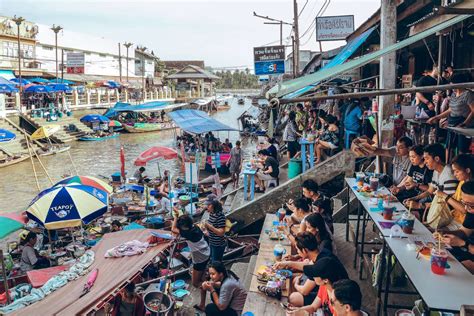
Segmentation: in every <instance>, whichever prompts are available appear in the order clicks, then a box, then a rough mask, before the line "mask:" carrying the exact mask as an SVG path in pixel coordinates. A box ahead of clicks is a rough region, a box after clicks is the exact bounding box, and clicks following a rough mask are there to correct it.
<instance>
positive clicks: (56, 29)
mask: <svg viewBox="0 0 474 316" xmlns="http://www.w3.org/2000/svg"><path fill="white" fill-rule="evenodd" d="M62 29H63V28H62V27H61V26H59V25H58V26H55V25H54V24H53V27H52V28H51V30H52V31H53V32H54V40H55V45H56V82H58V33H59V31H61V30H62Z"/></svg>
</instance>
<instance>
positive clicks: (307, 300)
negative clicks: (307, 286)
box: [303, 292, 318, 306]
mask: <svg viewBox="0 0 474 316" xmlns="http://www.w3.org/2000/svg"><path fill="white" fill-rule="evenodd" d="M316 296H318V293H315V292H310V293H309V294H308V295H303V301H304V306H308V305H311V304H312V303H313V302H314V300H315V299H316Z"/></svg>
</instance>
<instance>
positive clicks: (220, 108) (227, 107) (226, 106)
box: [216, 102, 231, 111]
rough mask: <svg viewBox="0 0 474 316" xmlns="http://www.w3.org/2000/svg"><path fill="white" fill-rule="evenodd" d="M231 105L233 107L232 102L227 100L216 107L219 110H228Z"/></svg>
mask: <svg viewBox="0 0 474 316" xmlns="http://www.w3.org/2000/svg"><path fill="white" fill-rule="evenodd" d="M230 107H231V106H230V104H229V103H227V102H225V103H224V104H219V105H218V106H217V107H216V109H217V111H222V110H228V109H230Z"/></svg>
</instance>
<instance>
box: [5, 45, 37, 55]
mask: <svg viewBox="0 0 474 316" xmlns="http://www.w3.org/2000/svg"><path fill="white" fill-rule="evenodd" d="M20 50H21V56H22V57H24V58H33V52H34V47H33V45H28V44H20ZM3 55H5V57H18V44H17V43H14V42H3Z"/></svg>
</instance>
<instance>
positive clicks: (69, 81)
mask: <svg viewBox="0 0 474 316" xmlns="http://www.w3.org/2000/svg"><path fill="white" fill-rule="evenodd" d="M49 82H51V83H64V84H76V83H75V82H74V81H71V80H66V79H50V80H49Z"/></svg>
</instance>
